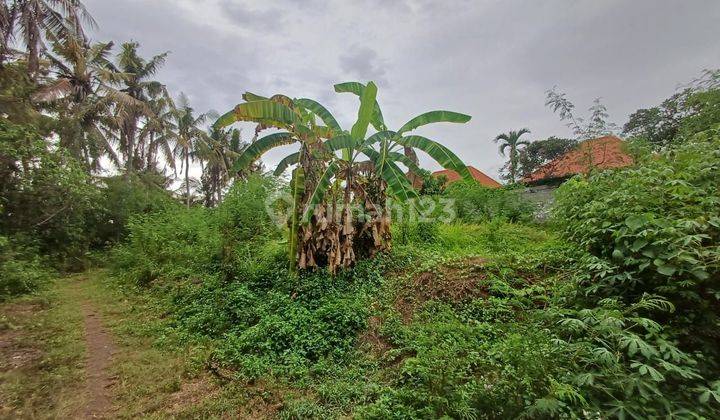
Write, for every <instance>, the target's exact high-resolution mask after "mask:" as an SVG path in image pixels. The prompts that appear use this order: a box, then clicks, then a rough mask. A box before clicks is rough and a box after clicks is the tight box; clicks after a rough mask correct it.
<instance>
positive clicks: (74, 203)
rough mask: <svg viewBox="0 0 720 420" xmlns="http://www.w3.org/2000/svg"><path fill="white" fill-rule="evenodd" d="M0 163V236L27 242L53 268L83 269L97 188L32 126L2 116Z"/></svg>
mask: <svg viewBox="0 0 720 420" xmlns="http://www.w3.org/2000/svg"><path fill="white" fill-rule="evenodd" d="M0 161H2V162H3V164H2V165H1V166H0V232H1V233H2V234H4V235H6V236H13V237H17V238H21V237H22V238H27V242H29V243H32V244H33V245H34V246H36V247H37V249H38V252H40V253H41V254H43V255H45V256H48V257H50V258H49V259H48V262H49V263H51V264H54V265H55V266H56V267H58V268H62V269H71V270H72V269H80V268H83V266H84V259H85V255H86V254H87V252H88V250H89V246H90V243H91V241H90V240H89V239H88V235H87V223H88V220H89V219H90V218H91V216H92V214H93V213H95V212H96V211H97V203H98V202H99V201H100V200H99V197H100V190H99V189H98V188H97V186H95V185H93V183H92V182H91V179H90V177H89V176H88V175H87V174H86V173H85V171H84V170H83V168H82V167H81V165H80V164H79V163H78V162H77V161H76V160H75V159H73V158H72V157H70V155H69V154H68V153H67V152H66V151H65V150H64V149H62V148H59V149H52V148H51V147H50V146H49V145H48V143H47V142H46V141H45V139H43V138H42V137H41V136H40V134H39V133H38V130H37V129H36V128H35V127H33V126H31V125H17V124H12V123H10V122H8V121H7V120H5V119H4V118H0Z"/></svg>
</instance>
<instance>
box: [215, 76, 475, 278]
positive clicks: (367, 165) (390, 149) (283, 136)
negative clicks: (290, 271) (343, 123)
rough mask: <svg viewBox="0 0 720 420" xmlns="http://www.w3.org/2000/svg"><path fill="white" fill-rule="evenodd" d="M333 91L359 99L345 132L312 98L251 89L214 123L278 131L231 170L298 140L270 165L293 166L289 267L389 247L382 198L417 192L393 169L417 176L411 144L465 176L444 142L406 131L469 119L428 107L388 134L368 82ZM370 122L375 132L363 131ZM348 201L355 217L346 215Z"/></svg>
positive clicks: (336, 261)
mask: <svg viewBox="0 0 720 420" xmlns="http://www.w3.org/2000/svg"><path fill="white" fill-rule="evenodd" d="M335 90H336V91H337V92H349V93H353V94H355V95H357V96H358V97H359V99H360V107H359V109H358V115H357V120H356V122H355V123H354V124H353V126H352V128H351V129H350V130H343V129H342V128H341V127H340V126H339V124H338V123H337V120H336V119H335V117H334V116H333V115H332V114H331V113H330V112H329V111H328V110H327V109H326V108H325V107H323V106H322V105H320V104H319V103H318V102H316V101H314V100H312V99H307V98H300V99H291V98H288V97H286V96H283V95H274V96H272V97H270V98H269V99H268V98H265V97H261V96H259V95H255V94H251V93H246V94H245V95H244V96H243V97H244V99H245V100H246V102H244V103H241V104H239V105H237V106H236V107H235V108H234V109H233V110H232V111H230V112H228V113H226V114H225V115H223V116H222V117H220V119H218V121H217V123H216V124H215V127H216V128H221V127H224V126H227V125H229V124H232V123H234V122H237V121H252V122H256V123H258V126H257V129H256V132H260V131H262V130H264V129H266V128H270V127H272V128H276V129H280V130H283V131H281V132H278V133H273V134H270V135H268V136H265V137H263V138H260V139H258V140H257V141H256V142H254V143H253V144H251V145H250V146H249V147H248V148H247V149H246V150H245V151H244V152H243V154H241V155H240V157H239V158H238V160H237V162H236V163H235V166H234V167H233V171H235V172H236V171H240V170H243V169H245V168H246V167H247V166H248V165H250V164H252V163H253V162H254V161H256V160H257V159H258V158H259V157H260V156H261V155H262V154H263V153H265V152H267V151H268V150H270V149H271V148H274V147H278V146H283V145H287V144H292V143H299V145H300V151H299V152H296V153H293V154H291V155H289V156H287V157H286V158H284V159H283V160H282V161H281V162H280V164H279V165H278V167H277V168H276V169H275V174H276V175H279V174H281V173H282V172H283V171H285V170H286V169H287V168H288V167H289V166H291V165H293V164H298V167H297V169H295V171H294V172H293V178H292V181H291V186H292V192H293V193H292V198H293V206H292V209H293V214H292V215H291V217H290V220H291V224H292V225H291V227H290V230H289V235H290V236H291V237H290V238H289V239H288V243H289V244H290V247H289V248H290V255H289V258H290V260H291V265H292V266H294V265H295V261H297V266H298V267H299V268H308V267H315V266H324V265H327V266H328V267H329V269H330V271H331V272H332V273H334V272H335V271H336V269H337V267H349V266H350V265H352V264H354V262H355V261H356V259H357V257H358V256H362V255H369V256H374V255H375V254H376V253H377V252H379V251H383V250H386V249H388V247H389V241H390V226H389V214H388V211H387V203H386V198H387V197H388V196H389V197H391V198H393V199H396V200H400V201H405V200H408V199H412V198H413V197H415V196H416V195H417V193H416V191H415V190H414V189H413V187H412V185H411V183H410V181H409V180H408V178H407V177H406V176H405V172H404V171H403V170H402V169H400V167H399V166H398V164H401V165H405V166H406V167H407V168H408V169H409V170H410V172H412V173H415V174H417V175H418V176H419V174H418V172H419V168H418V166H417V163H416V160H417V156H416V154H415V151H414V149H419V150H422V151H424V152H426V153H428V154H429V155H430V156H431V157H433V158H434V159H435V160H436V161H438V163H440V164H441V165H443V166H444V167H446V168H448V169H453V170H456V171H457V172H459V173H460V174H462V175H463V176H464V177H466V178H467V179H472V177H471V175H470V173H469V171H468V169H467V167H466V166H465V165H464V164H463V163H462V161H460V159H459V158H458V157H457V156H455V154H453V153H452V152H451V151H450V150H449V149H447V148H446V147H444V146H442V145H441V144H439V143H437V142H435V141H433V140H430V139H428V138H425V137H422V136H418V135H405V134H406V133H408V132H410V131H413V130H415V129H416V128H419V127H421V126H423V125H427V124H431V123H436V122H455V123H464V122H467V121H468V120H469V119H470V117H469V116H467V115H463V114H459V113H456V112H451V111H432V112H427V113H425V114H422V115H420V116H418V117H415V118H413V119H411V120H410V121H408V122H407V123H406V124H405V125H403V126H402V127H400V129H399V130H398V131H391V130H388V129H387V127H386V125H385V122H384V120H383V117H382V113H381V111H380V107H379V105H378V103H377V100H376V96H377V87H376V86H375V84H374V83H372V82H370V83H368V84H367V85H363V84H361V83H357V82H349V83H341V84H338V85H335ZM371 125H372V127H373V128H375V129H376V130H378V131H377V132H375V133H373V134H371V135H368V128H369V127H370V126H371ZM401 149H402V150H403V153H400V152H399V151H400V150H401ZM338 154H339V155H338ZM353 206H356V208H357V209H359V211H360V212H361V213H362V216H361V217H359V218H357V219H356V218H355V217H354V216H353V211H354V210H353Z"/></svg>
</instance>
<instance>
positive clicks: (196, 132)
mask: <svg viewBox="0 0 720 420" xmlns="http://www.w3.org/2000/svg"><path fill="white" fill-rule="evenodd" d="M171 112H172V116H173V118H174V120H175V127H174V130H172V131H171V132H170V136H171V137H172V138H173V140H174V141H175V155H176V156H178V157H179V158H180V160H181V162H183V163H182V165H183V166H182V168H183V169H184V171H185V198H186V204H187V207H188V208H190V175H189V173H190V162H191V161H194V160H195V159H196V157H197V150H198V149H199V148H200V147H203V148H208V146H207V143H208V142H209V141H210V138H209V136H208V135H207V133H205V131H204V130H203V128H202V125H203V124H204V123H205V121H206V120H207V115H206V114H200V115H197V116H195V114H194V112H195V111H194V110H193V109H192V107H191V106H190V102H189V101H188V98H187V96H185V94H184V93H180V98H179V100H178V105H177V106H175V107H174V108H173V110H172V111H171ZM200 143H204V144H203V145H202V146H201V145H200Z"/></svg>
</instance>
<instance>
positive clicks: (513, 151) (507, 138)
mask: <svg viewBox="0 0 720 420" xmlns="http://www.w3.org/2000/svg"><path fill="white" fill-rule="evenodd" d="M528 133H530V130H528V129H527V128H523V129H521V130H518V131H510V132H508V133H504V134H499V135H498V136H497V137H495V143H500V148H499V150H500V154H501V155H503V156H505V151H506V150H508V149H509V153H508V155H509V158H510V159H509V161H508V164H507V168H508V175H507V179H508V180H509V181H510V183H511V184H514V183H515V181H517V166H518V155H519V153H520V146H527V145H529V144H530V143H529V142H527V141H525V140H520V137H522V136H523V134H528Z"/></svg>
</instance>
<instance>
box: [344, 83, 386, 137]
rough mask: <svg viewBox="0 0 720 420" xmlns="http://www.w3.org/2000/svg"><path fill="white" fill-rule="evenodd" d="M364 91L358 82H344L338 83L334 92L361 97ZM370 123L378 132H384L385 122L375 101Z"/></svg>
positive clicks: (363, 87)
mask: <svg viewBox="0 0 720 420" xmlns="http://www.w3.org/2000/svg"><path fill="white" fill-rule="evenodd" d="M364 90H365V85H363V84H362V83H359V82H345V83H338V84H336V85H335V92H337V93H344V92H347V93H354V94H355V95H357V96H362V93H363V91H364ZM370 123H371V124H372V125H373V127H375V129H376V130H378V131H383V130H385V121H384V120H383V116H382V112H381V111H380V105H379V104H378V103H377V101H375V108H374V110H373V115H372V121H370Z"/></svg>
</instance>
